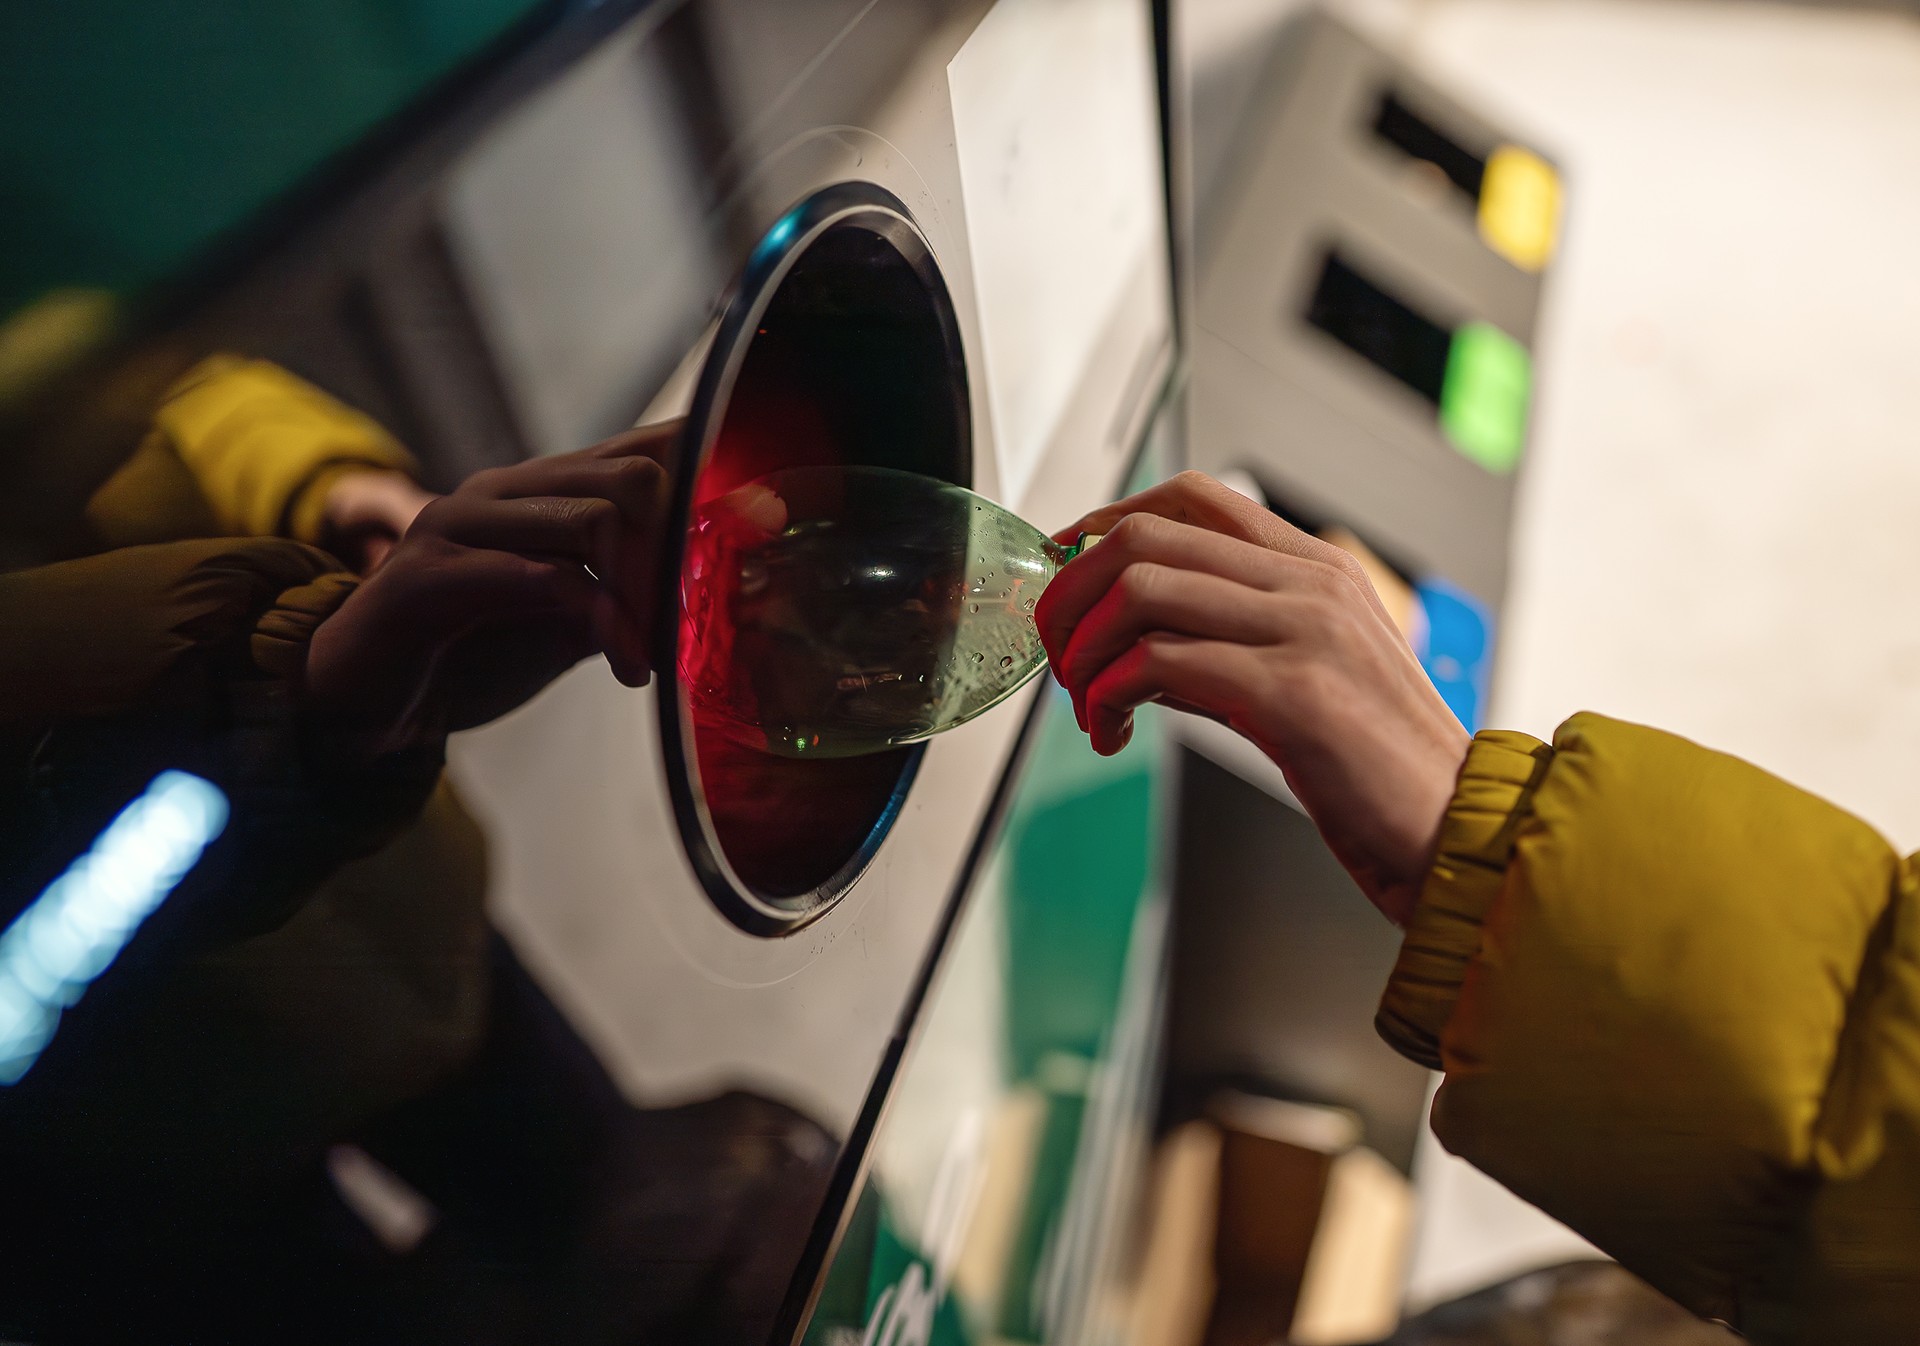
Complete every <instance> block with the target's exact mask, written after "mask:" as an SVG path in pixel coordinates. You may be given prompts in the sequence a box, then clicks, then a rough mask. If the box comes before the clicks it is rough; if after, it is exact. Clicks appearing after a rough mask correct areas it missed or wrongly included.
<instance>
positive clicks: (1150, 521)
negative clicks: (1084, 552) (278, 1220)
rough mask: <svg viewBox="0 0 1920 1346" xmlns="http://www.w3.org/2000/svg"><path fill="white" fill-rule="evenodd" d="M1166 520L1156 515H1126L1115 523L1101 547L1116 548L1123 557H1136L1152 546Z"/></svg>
mask: <svg viewBox="0 0 1920 1346" xmlns="http://www.w3.org/2000/svg"><path fill="white" fill-rule="evenodd" d="M1165 525H1166V520H1164V519H1162V518H1161V517H1160V516H1159V515H1158V514H1128V515H1125V516H1124V517H1122V518H1121V520H1120V522H1118V523H1116V524H1115V525H1114V526H1113V528H1112V529H1111V531H1109V532H1108V533H1107V536H1106V538H1105V539H1104V540H1102V542H1101V544H1100V545H1101V546H1103V547H1107V546H1116V545H1117V546H1118V548H1119V550H1120V551H1121V553H1122V554H1123V555H1127V556H1138V555H1140V554H1141V553H1142V552H1143V551H1145V550H1146V549H1147V548H1148V547H1150V546H1151V545H1152V544H1153V540H1154V538H1155V537H1156V536H1158V534H1159V532H1160V530H1161V529H1162V528H1163V527H1165Z"/></svg>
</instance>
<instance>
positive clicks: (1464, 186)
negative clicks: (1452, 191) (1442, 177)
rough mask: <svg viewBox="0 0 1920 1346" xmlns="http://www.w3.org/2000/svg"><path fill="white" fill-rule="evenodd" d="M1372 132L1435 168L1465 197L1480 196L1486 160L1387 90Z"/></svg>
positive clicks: (1472, 199)
mask: <svg viewBox="0 0 1920 1346" xmlns="http://www.w3.org/2000/svg"><path fill="white" fill-rule="evenodd" d="M1373 133H1374V134H1375V135H1377V136H1379V137H1380V138H1381V139H1382V140H1384V141H1386V142H1387V143H1388V144H1389V145H1392V146H1394V147H1395V148H1397V149H1399V150H1402V151H1404V152H1405V153H1407V154H1409V155H1412V156H1413V157H1414V158H1415V159H1421V160H1424V161H1425V162H1427V163H1430V164H1432V165H1433V166H1434V167H1435V168H1438V169H1439V170H1440V171H1441V172H1442V173H1445V174H1446V175H1447V178H1448V179H1449V180H1450V181H1451V182H1452V183H1453V185H1454V186H1456V187H1458V188H1459V189H1460V190H1461V191H1463V192H1465V193H1466V194H1467V199H1468V200H1470V201H1474V202H1478V201H1479V200H1480V182H1481V180H1482V179H1483V178H1485V177H1486V175H1487V161H1486V160H1485V159H1484V158H1482V157H1481V156H1480V155H1477V154H1475V153H1474V152H1473V151H1472V150H1470V149H1468V148H1466V147H1465V146H1464V145H1462V144H1460V143H1459V142H1458V141H1456V140H1454V139H1452V138H1451V137H1450V136H1448V135H1447V134H1446V133H1445V132H1443V131H1441V130H1440V129H1439V128H1438V127H1436V126H1435V125H1434V124H1433V123H1432V122H1430V121H1428V120H1426V118H1424V117H1422V116H1421V115H1420V114H1419V113H1417V112H1415V111H1414V110H1413V109H1412V108H1410V107H1408V106H1407V105H1406V104H1405V103H1403V102H1401V101H1400V100H1399V98H1397V97H1396V96H1394V95H1393V94H1391V93H1389V94H1387V95H1386V96H1384V97H1383V98H1381V100H1380V111H1379V113H1378V114H1376V115H1375V117H1374V119H1373Z"/></svg>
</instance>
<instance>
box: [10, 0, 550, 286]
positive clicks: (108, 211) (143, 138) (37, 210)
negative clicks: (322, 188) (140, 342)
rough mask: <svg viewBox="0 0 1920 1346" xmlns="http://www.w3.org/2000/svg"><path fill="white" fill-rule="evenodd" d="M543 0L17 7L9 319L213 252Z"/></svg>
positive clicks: (143, 0)
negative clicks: (54, 298)
mask: <svg viewBox="0 0 1920 1346" xmlns="http://www.w3.org/2000/svg"><path fill="white" fill-rule="evenodd" d="M534 8H535V4H534V3H533V0H293V2H292V3H289V2H288V0H251V3H247V2H244V0H73V2H71V3H59V4H50V3H33V2H32V0H14V2H13V3H8V4H6V5H4V6H0V128H4V129H3V130H0V318H4V317H5V316H6V315H9V314H11V313H13V312H14V311H16V310H17V309H18V308H20V307H21V306H22V305H23V304H26V303H29V302H31V301H32V300H34V299H36V298H38V297H39V296H40V295H42V294H44V293H45V292H47V291H49V290H53V289H64V288H72V287H85V288H96V289H105V290H109V291H113V292H117V293H121V294H126V293H129V292H134V291H138V290H140V289H141V288H143V287H145V286H147V285H149V284H151V283H153V282H155V281H158V280H161V279H163V278H165V277H166V276H168V275H169V274H171V273H173V272H174V271H176V270H178V269H179V268H180V267H182V266H183V265H185V264H187V263H189V262H191V261H192V260H193V259H195V258H196V257H198V256H199V255H200V254H201V253H203V252H204V251H206V250H207V249H209V248H210V247H212V246H213V245H214V243H215V241H216V240H217V239H218V238H219V236H220V235H221V234H222V233H223V232H224V231H226V230H228V229H231V228H233V227H234V226H236V225H239V224H241V223H243V222H244V221H246V220H247V219H248V218H249V217H251V216H252V215H254V214H255V213H256V212H258V211H259V210H260V209H261V207H263V206H264V205H266V204H267V203H268V202H270V201H271V200H272V199H273V198H274V197H276V196H277V195H279V194H281V193H282V192H284V191H286V190H287V189H288V188H289V187H291V186H293V185H294V184H295V183H297V182H298V181H299V180H301V179H302V178H303V177H305V176H306V175H307V174H309V173H311V172H312V171H313V170H314V169H315V168H316V167H318V166H319V165H320V164H322V163H323V162H324V161H325V160H326V159H327V157H328V156H329V155H331V154H334V153H335V152H337V151H339V150H342V149H345V148H346V147H348V146H350V145H352V144H354V143H355V142H356V141H358V140H360V139H361V138H362V137H364V136H365V135H366V134H367V133H368V132H369V131H371V130H372V129H373V128H374V127H376V126H377V125H378V124H379V123H380V122H382V121H383V120H385V119H386V118H388V117H390V116H391V115H393V114H394V113H395V112H396V111H398V110H399V109H400V108H402V107H404V106H405V105H406V104H407V103H408V102H410V101H411V100H412V99H413V98H414V97H415V96H416V95H418V94H420V93H421V92H422V91H423V90H425V89H426V88H427V87H428V86H429V85H431V84H432V83H433V82H434V81H435V80H437V79H439V78H441V77H443V76H445V75H446V74H447V73H449V72H450V71H451V70H453V69H454V68H455V67H456V66H457V65H458V64H459V63H460V62H461V60H462V59H463V58H465V57H467V56H469V55H471V54H473V53H474V52H476V51H477V50H479V49H480V48H481V47H483V46H484V45H485V44H486V43H487V42H488V41H490V40H491V39H493V38H495V37H497V36H499V35H500V34H501V33H503V32H504V31H505V30H506V29H507V28H508V27H509V26H510V25H511V24H512V23H513V21H514V20H516V19H518V18H520V17H521V16H523V15H525V14H527V13H529V12H531V11H532V9H534Z"/></svg>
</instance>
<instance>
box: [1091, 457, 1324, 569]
mask: <svg viewBox="0 0 1920 1346" xmlns="http://www.w3.org/2000/svg"><path fill="white" fill-rule="evenodd" d="M1129 514H1157V515H1159V516H1160V517H1161V518H1163V519H1172V520H1174V521H1175V522H1177V523H1188V524H1192V525H1194V526H1195V527H1196V528H1205V529H1209V530H1211V531H1212V532H1216V533H1225V534H1226V535H1227V536H1229V537H1237V538H1239V539H1240V540H1241V541H1242V542H1252V543H1255V544H1257V545H1259V546H1263V547H1272V548H1273V549H1274V550H1278V551H1287V550H1289V549H1290V548H1291V547H1293V546H1298V545H1302V543H1301V540H1304V542H1305V543H1314V542H1316V541H1317V540H1316V539H1315V538H1314V537H1313V536H1312V535H1311V534H1309V533H1303V532H1301V531H1300V530H1299V529H1298V528H1295V527H1294V526H1293V525H1292V524H1290V523H1288V522H1286V520H1284V519H1282V518H1280V517H1279V516H1278V515H1277V514H1275V513H1274V512H1273V511H1272V510H1270V509H1268V508H1266V507H1265V506H1264V505H1262V504H1260V503H1259V502H1258V501H1255V500H1249V499H1248V498H1247V497H1246V496H1244V495H1241V494H1240V493H1239V492H1238V491H1236V490H1234V489H1233V488H1232V487H1230V486H1223V485H1221V484H1220V483H1219V482H1217V481H1215V480H1214V479H1213V478H1212V477H1209V476H1207V475H1206V474H1205V473H1204V472H1191V471H1189V472H1182V473H1180V474H1179V475H1177V476H1173V477H1169V478H1167V480H1165V481H1163V482H1158V483H1156V484H1154V485H1152V486H1149V487H1148V488H1147V489H1146V490H1144V491H1140V492H1138V493H1136V494H1134V495H1130V496H1128V497H1127V498H1126V499H1124V500H1116V501H1115V502H1114V503H1113V504H1111V505H1102V506H1101V507H1100V508H1099V509H1096V510H1094V511H1093V512H1092V513H1091V514H1089V515H1087V516H1086V517H1085V518H1084V519H1082V520H1080V522H1079V523H1078V524H1076V525H1075V526H1074V528H1073V529H1071V530H1069V531H1068V532H1066V533H1062V534H1060V537H1061V538H1062V539H1070V538H1071V537H1073V536H1077V535H1078V534H1079V533H1082V532H1086V533H1107V532H1109V531H1111V530H1112V528H1113V526H1114V525H1115V524H1116V523H1118V522H1120V520H1121V519H1123V518H1125V517H1126V516H1127V515H1129Z"/></svg>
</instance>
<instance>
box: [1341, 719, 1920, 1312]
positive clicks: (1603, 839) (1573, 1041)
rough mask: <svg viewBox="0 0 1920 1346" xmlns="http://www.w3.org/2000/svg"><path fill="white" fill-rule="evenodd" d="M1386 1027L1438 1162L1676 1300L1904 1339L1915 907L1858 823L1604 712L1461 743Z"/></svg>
mask: <svg viewBox="0 0 1920 1346" xmlns="http://www.w3.org/2000/svg"><path fill="white" fill-rule="evenodd" d="M1379 1026H1380V1029H1381V1032H1382V1034H1383V1035H1384V1036H1385V1037H1386V1038H1387V1040H1388V1041H1389V1042H1391V1043H1392V1044H1393V1045H1394V1046H1395V1047H1397V1048H1398V1049H1399V1050H1401V1051H1402V1052H1403V1053H1405V1054H1406V1055H1408V1056H1410V1057H1412V1058H1414V1059H1415V1060H1418V1061H1422V1062H1424V1063H1426V1064H1428V1065H1430V1066H1434V1067H1436V1068H1439V1069H1442V1070H1444V1071H1445V1073H1446V1078H1445V1081H1444V1083H1443V1084H1442V1086H1441V1089H1440V1092H1439V1094H1438V1096H1437V1098H1436V1100H1435V1103H1434V1112H1433V1126H1434V1130H1435V1132H1436V1134H1437V1135H1438V1136H1439V1138H1440V1139H1441V1141H1442V1142H1443V1143H1444V1144H1445V1145H1446V1146H1447V1148H1448V1149H1450V1150H1452V1151H1454V1152H1455V1153H1457V1154H1459V1155H1461V1156H1463V1157H1465V1158H1466V1159H1468V1160H1470V1161H1471V1162H1472V1163H1474V1164H1475V1165H1476V1166H1478V1167H1480V1168H1481V1169H1483V1170H1485V1171H1486V1172H1487V1173H1489V1174H1491V1175H1492V1176H1493V1177H1495V1178H1497V1179H1499V1180H1500V1181H1501V1182H1503V1183H1504V1184H1506V1185H1507V1186H1508V1187H1510V1188H1511V1189H1513V1190H1514V1191H1515V1192H1516V1193H1518V1194H1519V1195H1521V1196H1522V1197H1525V1198H1526V1199H1528V1200H1530V1201H1532V1202H1534V1203H1535V1204H1537V1205H1539V1206H1540V1207H1541V1208H1542V1209H1544V1210H1546V1211H1548V1212H1549V1213H1551V1214H1553V1215H1555V1216H1556V1217H1558V1218H1559V1219H1561V1220H1563V1221H1565V1222H1566V1223H1567V1224H1569V1225H1570V1226H1572V1227H1573V1228H1574V1229H1576V1230H1578V1231H1580V1232H1581V1233H1582V1234H1584V1235H1586V1236H1587V1237H1588V1238H1590V1239H1591V1240H1593V1241H1594V1243H1596V1244H1597V1245H1599V1246H1600V1247H1601V1248H1603V1249H1604V1250H1606V1251H1607V1252H1609V1253H1611V1254H1612V1255H1614V1256H1615V1257H1617V1258H1619V1259H1620V1261H1621V1262H1622V1263H1623V1264H1625V1265H1626V1266H1627V1267H1629V1268H1630V1269H1631V1270H1634V1271H1636V1272H1638V1273H1639V1274H1640V1275H1642V1276H1644V1277H1645V1278H1646V1279H1647V1280H1648V1281H1650V1282H1651V1283H1652V1284H1654V1285H1655V1286H1657V1287H1658V1288H1660V1289H1661V1290H1663V1291H1665V1292H1666V1293H1667V1294H1669V1295H1672V1296H1673V1297H1674V1298H1676V1299H1678V1300H1679V1301H1680V1302H1682V1303H1684V1304H1686V1305H1688V1306H1689V1307H1690V1308H1693V1309H1694V1310H1695V1311H1696V1312H1699V1313H1701V1314H1703V1315H1705V1316H1708V1317H1715V1318H1721V1319H1724V1320H1726V1321H1728V1322H1730V1323H1732V1324H1734V1325H1735V1326H1737V1327H1740V1328H1741V1329H1742V1330H1743V1331H1745V1332H1746V1333H1748V1334H1749V1335H1750V1336H1752V1337H1754V1338H1755V1339H1757V1340H1762V1341H1796V1342H1797V1341H1808V1342H1828V1341H1833V1342H1847V1343H1849V1344H1850V1346H1851V1344H1852V1343H1866V1342H1879V1341H1896V1340H1897V1341H1910V1340H1914V1339H1916V1338H1917V1337H1920V908H1917V907H1916V903H1915V881H1914V876H1913V871H1912V867H1911V863H1910V862H1903V861H1902V860H1901V859H1900V857H1899V856H1897V855H1896V854H1895V853H1894V852H1893V850H1892V849H1891V848H1890V847H1889V846H1888V845H1887V843H1886V842H1885V841H1883V840H1882V839H1881V838H1880V837H1879V836H1878V835H1877V834H1876V833H1875V832H1874V831H1873V830H1872V829H1871V828H1870V827H1868V826H1867V825H1866V824H1865V823H1863V822H1861V821H1859V820H1858V819H1856V818H1853V817H1851V816H1850V815H1848V814H1846V813H1844V812H1842V811H1841V810H1839V809H1837V808H1834V807H1833V806H1831V805H1829V804H1826V803H1824V802H1822V801H1821V800H1819V799H1816V798H1814V797H1813V796H1811V795H1809V794H1806V793H1804V792H1802V791H1800V790H1797V789H1795V788H1794V787H1792V786H1790V785H1787V784H1785V783H1784V782H1782V781H1780V780H1777V779H1776V778H1774V777H1772V776H1769V775H1767V774H1766V773H1765V772H1762V771H1760V770H1758V769H1757V768H1755V767H1752V766H1749V765H1747V764H1746V763H1743V762H1740V761H1738V760H1736V759H1734V758H1731V757H1727V756H1725V755H1722V754H1720V753H1715V752H1710V751H1708V750H1706V749H1704V748H1700V747H1698V746H1696V745H1694V744H1691V743H1688V742H1686V741H1685V740H1683V739H1679V738H1675V737H1673V736H1671V735H1668V734H1663V733H1660V732H1658V731H1655V730H1651V729H1645V728H1641V727H1639V726H1635V725H1629V724H1623V723H1620V722H1618V721H1613V720H1608V719H1604V718H1602V717H1600V716H1596V715H1577V716H1575V717H1574V718H1573V719H1571V720H1569V721H1568V722H1567V723H1566V724H1565V725H1563V726H1562V727H1561V729H1560V731H1559V733H1558V735H1557V736H1556V738H1555V741H1554V743H1553V745H1552V746H1551V747H1548V746H1547V745H1545V744H1543V743H1541V742H1539V741H1538V740H1536V739H1532V738H1529V737H1527V736H1526V735H1522V734H1514V733H1505V732H1491V733H1482V734H1481V735H1479V736H1478V737H1477V738H1476V739H1475V741H1474V744H1473V747H1472V749H1471V750H1470V752H1469V754H1468V758H1467V762H1466V765H1465V768H1464V770H1463V772H1462V775H1461V779H1460V782H1459V786H1458V789H1457V791H1456V793H1455V797H1454V800H1453V804H1452V807H1451V808H1450V810H1449V811H1448V814H1447V817H1446V820H1445V822H1444V824H1443V826H1442V832H1441V840H1440V847H1439V852H1438V855H1437V857H1436V859H1435V862H1434V865H1433V869H1432V871H1431V874H1430V875H1429V878H1428V880H1427V884H1426V888H1425V891H1424V893H1423V895H1422V899H1421V902H1420V905H1419V907H1418V909H1417V910H1416V912H1415V915H1414V918H1413V920H1412V921H1411V922H1410V923H1409V926H1408V930H1407V936H1406V941H1405V944H1404V946H1403V948H1402V951H1401V954H1400V959H1399V963H1398V965H1397V967H1396V968H1395V971H1394V975H1393V978H1392V981H1391V982H1390V983H1389V985H1388V988H1387V992H1386V995H1385V997H1384V999H1383V1001H1382V1004H1381V1009H1380V1017H1379Z"/></svg>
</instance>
